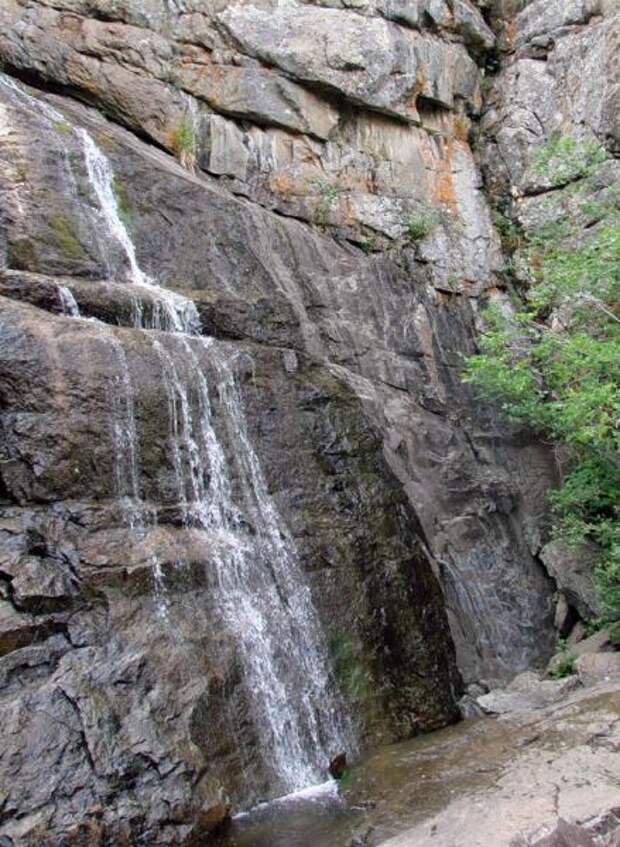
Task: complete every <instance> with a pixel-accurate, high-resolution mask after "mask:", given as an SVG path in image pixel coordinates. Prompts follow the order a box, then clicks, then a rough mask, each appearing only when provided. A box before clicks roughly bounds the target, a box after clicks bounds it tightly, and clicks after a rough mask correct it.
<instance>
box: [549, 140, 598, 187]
mask: <svg viewBox="0 0 620 847" xmlns="http://www.w3.org/2000/svg"><path fill="white" fill-rule="evenodd" d="M608 158H609V155H608V153H607V151H606V150H605V148H604V147H602V146H601V145H600V144H598V143H597V142H596V141H593V140H588V141H583V142H578V141H575V139H574V138H571V137H570V136H563V135H561V133H557V132H556V133H554V134H553V135H552V136H551V138H550V139H549V141H548V142H547V143H546V144H545V145H544V146H543V147H541V148H540V150H539V151H538V154H537V156H536V159H535V161H534V171H535V172H536V173H537V174H539V175H540V176H546V177H549V179H550V180H551V183H552V185H554V186H559V185H565V184H566V183H567V182H572V181H573V180H576V179H582V178H583V177H587V176H592V174H594V173H596V171H597V170H598V168H599V167H600V165H601V164H602V163H603V162H605V161H607V159H608Z"/></svg>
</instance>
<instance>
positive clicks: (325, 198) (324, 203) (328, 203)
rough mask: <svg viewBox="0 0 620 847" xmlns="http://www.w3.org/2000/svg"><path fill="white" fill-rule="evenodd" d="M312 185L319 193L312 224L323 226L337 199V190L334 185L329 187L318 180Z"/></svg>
mask: <svg viewBox="0 0 620 847" xmlns="http://www.w3.org/2000/svg"><path fill="white" fill-rule="evenodd" d="M313 185H314V187H315V188H316V190H317V191H318V192H319V203H318V206H317V207H316V209H315V210H314V223H315V224H318V225H319V226H325V224H326V223H327V222H328V217H329V212H330V210H331V208H332V206H333V205H334V203H335V202H336V200H337V199H338V189H337V188H336V186H335V185H330V184H329V183H327V182H323V180H320V179H317V180H316V181H315V182H314V183H313Z"/></svg>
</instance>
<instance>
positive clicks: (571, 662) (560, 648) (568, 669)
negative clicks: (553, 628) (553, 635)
mask: <svg viewBox="0 0 620 847" xmlns="http://www.w3.org/2000/svg"><path fill="white" fill-rule="evenodd" d="M556 650H557V652H558V653H559V654H560V658H559V659H558V661H557V662H556V663H555V666H554V668H553V670H552V671H551V672H550V674H549V676H552V677H553V678H554V679H564V678H565V677H567V676H571V675H572V674H574V673H575V661H576V657H575V656H574V655H573V653H572V652H571V651H570V649H569V647H568V645H567V644H566V641H564V640H563V639H560V640H559V641H558V643H557V647H556Z"/></svg>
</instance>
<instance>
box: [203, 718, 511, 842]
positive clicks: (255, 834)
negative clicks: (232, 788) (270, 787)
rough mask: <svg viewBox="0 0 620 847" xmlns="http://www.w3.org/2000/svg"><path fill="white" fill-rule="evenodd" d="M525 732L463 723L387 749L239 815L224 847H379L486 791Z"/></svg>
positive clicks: (491, 723)
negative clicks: (339, 776) (336, 777)
mask: <svg viewBox="0 0 620 847" xmlns="http://www.w3.org/2000/svg"><path fill="white" fill-rule="evenodd" d="M518 733H519V728H518V727H517V726H516V725H515V724H509V723H505V722H503V721H496V720H492V719H488V718H480V719H477V720H471V721H463V722H462V723H459V724H456V725H455V726H451V727H448V728H446V729H443V730H439V731H437V732H433V733H430V734H429V735H424V736H418V737H416V738H413V739H411V740H409V741H404V742H400V743H397V744H392V745H389V746H386V747H383V748H381V749H379V750H376V751H374V752H373V753H371V754H369V755H368V756H365V757H364V758H363V759H362V760H361V761H360V762H358V763H356V764H355V765H354V766H353V767H352V768H351V769H350V770H349V771H348V772H347V774H346V775H345V777H344V779H343V780H342V781H341V782H340V783H336V782H334V781H331V782H327V783H324V784H323V785H320V786H314V787H312V788H309V789H305V790H304V791H301V792H297V793H296V794H292V795H289V796H287V797H281V798H279V799H277V800H274V801H271V802H269V803H263V804H261V805H260V806H257V807H256V808H254V809H252V810H250V811H249V812H245V813H242V814H240V815H236V816H234V817H233V819H232V821H231V822H230V824H229V825H228V827H227V828H226V830H225V832H223V833H221V834H220V835H219V836H218V837H217V838H216V839H215V841H209V847H211V844H215V845H217V847H350V845H356V844H359V845H368V847H376V845H379V844H381V843H383V842H384V841H385V840H387V839H388V838H391V837H392V836H394V835H398V834H399V833H400V832H403V831H404V830H405V829H408V828H409V827H411V826H415V825H416V824H419V823H421V822H423V821H424V820H425V818H430V817H432V816H433V815H435V814H437V812H439V811H441V810H442V809H443V808H445V807H446V806H447V805H448V804H449V803H450V802H451V801H452V800H454V799H457V798H458V797H463V796H464V795H466V794H468V793H472V794H474V793H475V792H477V791H479V790H481V789H484V788H485V787H487V786H488V785H490V784H491V783H492V782H493V781H494V779H495V778H496V777H497V776H498V774H499V773H500V772H501V771H502V769H503V767H504V765H505V764H506V762H507V760H508V759H509V758H510V755H511V754H512V753H514V750H515V741H516V737H517V736H518Z"/></svg>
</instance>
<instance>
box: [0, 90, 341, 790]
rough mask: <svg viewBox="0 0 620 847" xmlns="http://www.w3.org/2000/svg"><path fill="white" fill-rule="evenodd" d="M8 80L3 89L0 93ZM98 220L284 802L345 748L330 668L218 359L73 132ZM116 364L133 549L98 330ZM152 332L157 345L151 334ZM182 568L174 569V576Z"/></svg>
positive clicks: (123, 398) (134, 428)
mask: <svg viewBox="0 0 620 847" xmlns="http://www.w3.org/2000/svg"><path fill="white" fill-rule="evenodd" d="M5 79H6V78H2V79H0V81H2V82H3V83H4V84H5V86H8V83H6V82H5ZM9 87H10V88H11V93H12V94H13V96H15V97H18V98H19V99H20V102H22V103H25V104H26V105H27V108H29V109H30V110H37V111H39V112H40V113H42V114H43V115H44V116H45V117H46V119H47V121H48V123H57V122H59V121H63V122H64V124H65V125H66V118H65V117H64V116H61V115H60V114H59V113H57V112H56V111H55V110H53V109H52V107H50V106H48V105H47V104H44V103H41V102H40V101H39V100H37V99H36V98H32V97H30V96H29V95H27V94H26V93H25V92H24V91H22V90H21V88H19V87H18V86H16V85H15V84H13V83H11V84H10V86H9ZM75 133H76V134H77V139H79V143H80V145H81V148H82V151H83V157H84V163H85V166H86V173H87V175H88V179H89V183H90V188H91V193H92V196H93V199H94V200H96V208H95V210H94V212H93V208H92V207H91V208H89V209H88V210H87V214H88V217H89V219H90V220H93V221H94V222H95V224H96V233H95V235H96V241H97V244H98V245H99V246H100V247H101V246H102V245H103V247H104V248H105V249H104V252H105V253H106V255H105V256H104V259H105V260H106V264H107V266H108V269H109V272H110V274H112V271H113V269H114V268H118V265H119V262H118V259H119V256H120V257H121V258H123V259H124V261H123V264H124V266H125V267H126V279H125V280H123V282H124V283H125V284H127V283H129V284H130V285H131V287H132V290H134V287H135V299H134V300H133V304H134V306H133V323H134V328H135V329H136V330H137V331H144V330H151V332H149V333H148V337H149V342H150V344H151V348H152V350H153V352H154V354H155V358H156V360H157V362H158V363H159V367H160V372H161V378H162V381H163V383H164V389H165V396H166V402H167V410H166V411H167V417H166V416H164V415H162V422H163V421H165V420H166V419H167V420H169V422H170V424H169V431H168V432H167V434H166V438H167V444H168V448H169V451H170V453H169V455H170V458H171V463H172V466H173V469H174V479H175V487H176V491H177V495H176V496H177V500H178V506H179V508H180V510H181V513H182V523H183V526H184V527H185V528H186V529H188V530H189V529H191V532H192V533H194V535H195V534H198V536H199V537H200V538H202V542H201V543H202V544H203V548H204V556H203V559H204V561H205V563H206V564H205V567H207V568H208V569H209V577H210V582H214V583H215V587H214V589H213V590H214V592H215V599H216V603H215V604H214V605H215V607H216V608H217V609H218V611H219V615H220V616H221V619H222V623H223V625H224V626H225V628H226V629H227V630H228V632H229V633H230V634H231V635H232V637H233V638H234V641H235V644H236V646H237V650H238V653H239V656H240V659H241V663H242V667H243V685H244V688H245V691H246V696H247V699H248V701H249V703H250V707H251V708H250V711H251V717H252V721H253V723H254V725H255V727H256V730H257V734H258V737H259V739H260V753H261V757H262V759H263V762H264V764H266V765H267V767H268V768H270V770H271V772H272V774H273V779H272V784H273V786H274V787H276V788H277V790H279V791H281V792H282V793H287V792H291V791H295V790H299V789H301V788H304V787H305V786H308V785H311V784H313V783H316V782H317V781H322V779H324V777H325V770H326V766H327V763H328V762H329V759H330V757H331V756H333V755H334V754H335V753H337V752H339V751H341V750H349V751H351V750H352V749H353V748H354V746H355V741H354V736H355V734H354V731H353V728H352V724H351V722H350V720H349V719H348V718H347V716H346V714H345V713H344V710H343V708H342V706H341V704H340V702H339V700H338V698H337V696H336V695H335V694H334V692H333V690H332V686H331V685H330V680H329V674H328V667H329V661H328V656H327V651H326V648H325V645H324V639H323V636H322V632H321V626H320V621H319V618H318V615H317V612H316V610H315V608H314V605H313V601H312V597H311V593H310V589H309V587H308V585H307V581H306V577H305V574H304V573H303V570H302V568H301V565H300V563H299V558H298V555H297V551H296V549H295V545H294V542H293V540H292V538H291V536H290V533H289V532H288V530H287V527H286V525H285V524H284V522H283V520H282V518H281V516H280V514H279V513H278V510H277V508H276V506H275V503H274V502H273V499H272V498H271V497H270V495H269V492H268V488H267V483H266V481H265V477H264V474H263V471H262V468H261V464H260V461H259V458H258V455H257V452H256V450H255V448H254V446H253V444H252V440H251V438H250V434H249V430H248V424H247V419H246V416H245V411H244V404H243V399H242V396H241V393H240V391H239V386H238V384H237V380H236V378H235V368H234V360H231V358H230V351H229V348H228V347H226V346H224V345H221V344H219V343H218V342H216V341H214V340H213V339H209V338H204V337H200V335H199V332H200V321H199V317H198V313H197V311H196V308H195V305H194V303H193V302H192V301H191V300H188V299H186V298H184V297H182V296H180V295H178V294H176V293H174V292H171V291H168V290H166V289H164V288H161V287H160V286H159V285H157V283H156V282H155V281H154V280H153V279H152V278H151V277H149V276H148V275H147V274H146V273H145V272H144V271H143V270H142V269H141V267H140V264H139V262H138V258H137V255H136V249H135V246H134V244H133V241H132V239H131V237H130V235H129V232H128V230H127V227H126V226H125V224H124V222H123V220H122V218H121V214H120V210H119V206H118V202H117V198H116V194H115V185H114V173H113V171H112V168H111V165H110V163H109V161H108V159H107V158H106V156H105V155H104V154H103V152H102V151H101V150H100V149H99V148H98V147H97V145H96V143H95V141H94V140H93V138H92V137H91V135H90V134H89V133H88V132H87V131H86V130H85V129H83V128H75ZM59 296H60V299H61V304H62V306H63V311H64V313H65V314H66V315H68V316H72V317H74V318H79V309H78V306H77V303H76V302H75V299H74V297H73V295H72V293H71V291H70V290H69V289H68V288H66V287H64V286H63V287H59ZM98 326H99V327H100V331H101V333H102V335H103V336H105V340H106V343H107V344H108V345H109V347H110V350H111V355H112V357H113V361H114V371H115V373H116V376H115V377H114V378H113V381H112V384H111V389H110V392H109V406H110V428H111V443H112V446H113V450H114V453H115V461H114V490H115V492H116V496H117V497H118V499H119V501H120V502H121V503H122V504H123V510H124V513H125V515H126V522H127V529H128V531H129V532H130V533H132V535H133V538H134V541H135V542H137V543H141V542H142V541H143V540H144V539H145V538H146V536H147V535H148V532H149V530H151V529H152V528H154V527H155V526H156V525H157V508H156V504H152V503H148V502H147V501H146V500H145V499H144V495H143V484H142V479H141V475H142V474H141V466H140V455H141V449H142V447H143V446H144V445H142V444H141V442H140V431H139V430H140V427H139V425H138V422H137V415H136V408H135V399H134V397H135V394H136V390H135V386H134V384H133V382H132V369H131V364H130V361H129V355H128V353H129V352H130V348H129V347H128V348H127V350H126V349H125V345H124V342H123V335H122V334H121V333H120V332H117V331H115V330H113V329H112V328H110V327H109V326H107V325H106V324H98ZM153 330H155V331H153ZM147 558H148V561H149V564H150V568H151V571H152V574H153V581H154V591H155V594H156V597H157V602H158V608H159V611H160V613H161V614H162V617H163V618H164V619H165V620H166V621H167V623H168V624H169V625H170V626H171V627H173V626H174V624H173V619H172V616H171V614H170V608H171V605H172V603H173V598H172V597H170V596H168V594H167V589H166V579H165V575H164V573H163V571H162V567H161V562H160V560H159V558H158V556H157V555H156V554H154V553H150V552H149V553H147ZM182 566H183V563H179V567H182Z"/></svg>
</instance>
